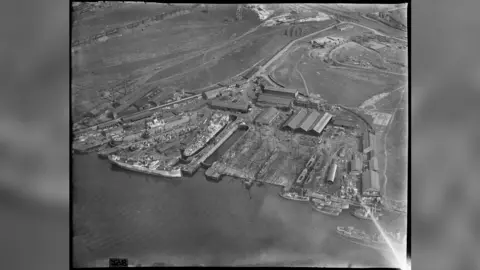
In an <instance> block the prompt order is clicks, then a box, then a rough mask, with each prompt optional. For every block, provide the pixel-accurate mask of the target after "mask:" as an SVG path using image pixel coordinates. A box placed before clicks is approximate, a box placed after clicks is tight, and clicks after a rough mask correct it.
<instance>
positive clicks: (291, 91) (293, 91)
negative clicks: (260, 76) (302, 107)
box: [263, 88, 298, 95]
mask: <svg viewBox="0 0 480 270" xmlns="http://www.w3.org/2000/svg"><path fill="white" fill-rule="evenodd" d="M263 91H264V92H276V93H283V94H292V95H295V94H296V93H297V92H298V90H297V89H291V88H265V89H264V90H263Z"/></svg>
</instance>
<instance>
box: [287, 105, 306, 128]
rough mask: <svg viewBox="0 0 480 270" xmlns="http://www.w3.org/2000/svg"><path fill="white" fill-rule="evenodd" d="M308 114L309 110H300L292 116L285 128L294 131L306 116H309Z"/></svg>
mask: <svg viewBox="0 0 480 270" xmlns="http://www.w3.org/2000/svg"><path fill="white" fill-rule="evenodd" d="M307 113H308V112H307V110H305V109H300V111H298V112H297V113H294V114H292V116H291V117H290V118H289V119H288V120H287V122H286V124H285V125H284V127H288V128H291V129H292V130H295V129H297V128H298V127H299V126H300V123H301V122H302V121H303V119H304V118H305V116H307Z"/></svg>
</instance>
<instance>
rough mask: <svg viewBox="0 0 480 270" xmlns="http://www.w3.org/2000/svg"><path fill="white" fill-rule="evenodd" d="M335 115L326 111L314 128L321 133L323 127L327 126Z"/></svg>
mask: <svg viewBox="0 0 480 270" xmlns="http://www.w3.org/2000/svg"><path fill="white" fill-rule="evenodd" d="M332 117H333V115H332V114H330V113H325V114H324V115H323V116H322V118H321V119H320V120H318V122H317V123H316V124H315V126H314V127H313V130H314V131H315V132H316V133H318V134H320V133H322V131H323V129H324V128H325V127H326V126H327V124H328V122H329V121H330V119H332Z"/></svg>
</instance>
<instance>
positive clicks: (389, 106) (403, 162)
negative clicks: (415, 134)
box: [375, 90, 408, 200]
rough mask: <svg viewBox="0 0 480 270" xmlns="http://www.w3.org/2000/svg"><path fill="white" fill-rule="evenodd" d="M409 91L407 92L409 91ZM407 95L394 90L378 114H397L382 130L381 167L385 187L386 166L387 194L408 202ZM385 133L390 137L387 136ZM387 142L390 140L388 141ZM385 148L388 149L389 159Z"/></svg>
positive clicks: (380, 134)
mask: <svg viewBox="0 0 480 270" xmlns="http://www.w3.org/2000/svg"><path fill="white" fill-rule="evenodd" d="M405 91H406V90H405ZM406 98H407V94H404V95H403V97H402V91H394V92H392V93H391V95H389V97H388V98H385V99H382V100H380V101H379V102H377V103H376V104H375V106H376V108H377V111H378V112H382V113H389V114H393V115H392V119H391V120H390V123H389V124H390V126H387V127H381V128H380V131H381V132H379V137H377V157H378V164H379V168H380V173H379V176H380V179H381V184H382V187H383V184H384V183H385V178H384V174H383V170H384V168H385V161H386V162H387V166H386V177H387V179H388V181H387V182H386V186H385V187H386V192H387V196H388V197H389V198H392V199H395V200H404V199H405V196H406V190H407V186H406V185H407V179H406V177H407V174H406V172H407V167H406V166H407V160H408V152H407V141H406V140H407V135H408V134H407V124H408V115H407V110H406V108H407V107H406ZM385 132H388V133H387V136H386V137H385ZM385 140H386V141H385ZM384 147H386V150H387V151H386V154H387V159H386V160H385V154H384V153H385V152H384V149H385V148H384Z"/></svg>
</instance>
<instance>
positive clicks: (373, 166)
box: [369, 157, 378, 171]
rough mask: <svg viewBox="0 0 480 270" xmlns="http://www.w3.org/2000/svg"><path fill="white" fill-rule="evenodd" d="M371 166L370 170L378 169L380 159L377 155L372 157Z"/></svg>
mask: <svg viewBox="0 0 480 270" xmlns="http://www.w3.org/2000/svg"><path fill="white" fill-rule="evenodd" d="M369 168H370V170H374V171H378V159H377V158H376V157H372V159H370V161H369Z"/></svg>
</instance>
